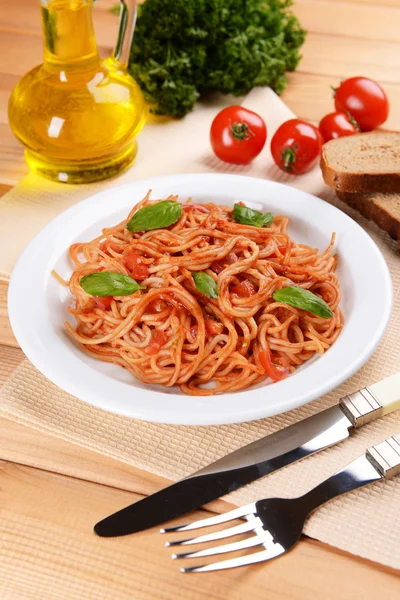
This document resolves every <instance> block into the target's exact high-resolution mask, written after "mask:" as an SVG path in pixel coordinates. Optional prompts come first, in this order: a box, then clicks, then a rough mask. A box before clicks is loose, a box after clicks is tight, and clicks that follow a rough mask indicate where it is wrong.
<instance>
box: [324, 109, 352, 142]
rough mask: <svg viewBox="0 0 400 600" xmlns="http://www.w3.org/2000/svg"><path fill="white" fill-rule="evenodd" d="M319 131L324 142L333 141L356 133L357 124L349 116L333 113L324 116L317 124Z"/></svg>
mask: <svg viewBox="0 0 400 600" xmlns="http://www.w3.org/2000/svg"><path fill="white" fill-rule="evenodd" d="M319 130H320V132H321V133H322V136H323V138H324V141H325V142H329V140H334V139H336V138H338V137H344V136H346V135H354V134H355V133H358V131H359V128H358V123H357V122H356V121H355V120H354V119H353V117H352V116H351V115H346V114H345V113H342V112H333V113H329V115H325V117H324V118H323V119H321V121H320V124H319Z"/></svg>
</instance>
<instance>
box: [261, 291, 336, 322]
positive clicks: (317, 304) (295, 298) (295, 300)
mask: <svg viewBox="0 0 400 600" xmlns="http://www.w3.org/2000/svg"><path fill="white" fill-rule="evenodd" d="M272 297H273V299H274V300H277V301H278V302H284V303H285V304H289V305H290V306H294V307H295V308H301V309H302V310H306V311H308V312H310V313H312V314H313V315H317V317H322V318H323V319H330V318H331V317H332V316H333V312H332V311H331V309H330V307H329V305H328V304H327V303H326V302H325V300H322V298H320V297H319V296H316V295H315V294H313V293H312V292H310V290H305V289H303V288H300V287H296V286H290V287H284V288H282V289H281V290H276V291H275V292H274V293H273V294H272Z"/></svg>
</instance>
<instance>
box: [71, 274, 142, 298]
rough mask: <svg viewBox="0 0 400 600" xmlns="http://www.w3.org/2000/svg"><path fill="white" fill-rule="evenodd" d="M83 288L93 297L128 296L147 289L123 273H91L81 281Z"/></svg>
mask: <svg viewBox="0 0 400 600" xmlns="http://www.w3.org/2000/svg"><path fill="white" fill-rule="evenodd" d="M80 284H81V287H82V288H83V289H84V290H85V292H87V293H88V294H90V295H91V296H128V295H129V294H134V293H135V292H137V291H138V290H144V289H146V288H145V286H144V285H140V284H139V283H137V282H136V281H135V280H134V279H132V277H128V275H122V274H121V273H109V272H108V271H102V272H101V273H90V275H85V276H84V277H82V279H81V280H80Z"/></svg>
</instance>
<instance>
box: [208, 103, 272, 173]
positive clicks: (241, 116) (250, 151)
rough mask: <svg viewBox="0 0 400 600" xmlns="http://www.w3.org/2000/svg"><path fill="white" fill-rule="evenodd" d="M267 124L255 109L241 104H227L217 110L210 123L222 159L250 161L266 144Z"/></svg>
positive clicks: (212, 135) (234, 162)
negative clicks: (248, 108)
mask: <svg viewBox="0 0 400 600" xmlns="http://www.w3.org/2000/svg"><path fill="white" fill-rule="evenodd" d="M266 139H267V127H266V125H265V123H264V120H263V119H262V118H261V117H260V116H259V115H258V114H257V113H255V112H253V111H251V110H247V109H246V108H243V107H242V106H228V107H227V108H224V109H223V110H221V112H219V113H218V114H217V116H216V117H215V119H214V121H213V122H212V125H211V130H210V141H211V146H212V149H213V150H214V152H215V154H216V155H217V156H218V158H220V159H221V160H223V161H225V162H228V163H232V164H235V165H247V164H249V162H251V161H252V160H253V158H255V157H256V156H258V154H260V152H261V150H262V149H263V147H264V144H265V141H266Z"/></svg>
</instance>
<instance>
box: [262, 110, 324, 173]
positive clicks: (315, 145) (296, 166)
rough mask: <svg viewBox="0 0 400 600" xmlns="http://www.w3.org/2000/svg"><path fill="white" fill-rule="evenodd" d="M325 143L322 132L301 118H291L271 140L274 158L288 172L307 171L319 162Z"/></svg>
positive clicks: (279, 128)
mask: <svg viewBox="0 0 400 600" xmlns="http://www.w3.org/2000/svg"><path fill="white" fill-rule="evenodd" d="M323 143H324V139H323V137H322V135H321V132H320V131H319V129H317V128H316V127H314V125H311V124H310V123H307V122H306V121H301V120H300V119H290V120H289V121H286V122H285V123H282V125H281V126H280V127H278V129H277V130H276V131H275V133H274V136H273V138H272V140H271V153H272V158H273V159H274V161H275V164H276V165H278V167H279V168H280V169H282V171H285V172H286V173H293V174H295V175H299V174H301V173H306V172H307V171H309V170H310V169H311V168H312V167H313V166H314V165H315V163H316V162H317V160H318V157H319V155H320V154H321V148H322V144H323Z"/></svg>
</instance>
